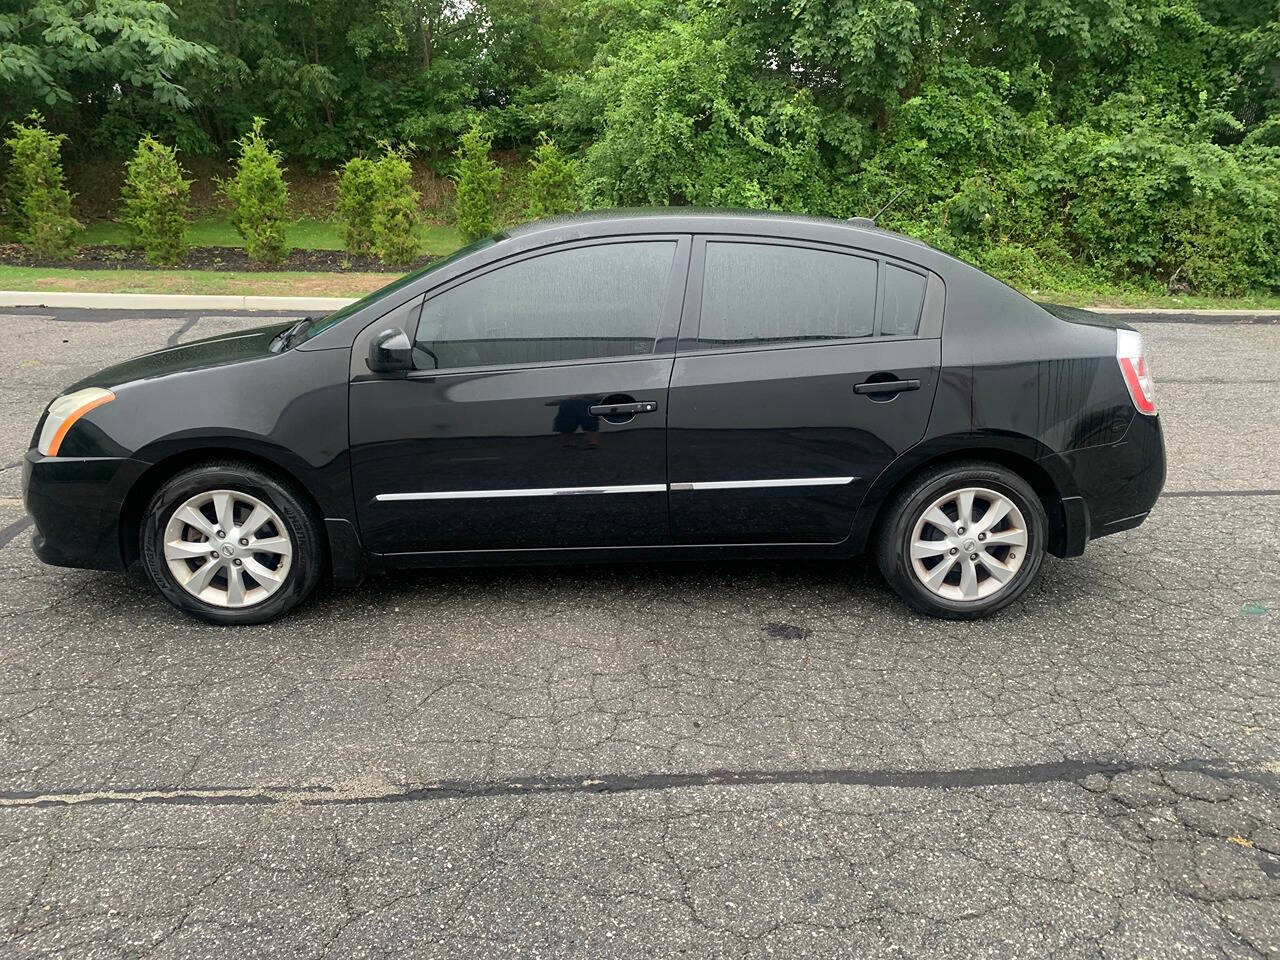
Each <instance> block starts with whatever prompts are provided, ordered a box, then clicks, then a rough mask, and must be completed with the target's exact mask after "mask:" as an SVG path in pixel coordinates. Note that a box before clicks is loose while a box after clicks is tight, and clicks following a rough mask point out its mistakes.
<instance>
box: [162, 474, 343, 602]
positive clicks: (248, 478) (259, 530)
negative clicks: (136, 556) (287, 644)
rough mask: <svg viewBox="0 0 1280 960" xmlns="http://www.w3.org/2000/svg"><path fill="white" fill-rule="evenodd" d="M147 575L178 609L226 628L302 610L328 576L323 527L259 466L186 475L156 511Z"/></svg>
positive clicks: (169, 485) (175, 480)
mask: <svg viewBox="0 0 1280 960" xmlns="http://www.w3.org/2000/svg"><path fill="white" fill-rule="evenodd" d="M141 546H142V557H143V565H144V567H145V568H146V571H147V574H148V575H149V576H150V578H151V581H152V582H153V583H154V584H155V585H156V587H157V588H158V589H159V590H160V592H161V594H163V595H164V597H165V598H166V599H167V600H169V602H170V603H172V604H173V605H174V606H176V607H178V608H179V609H180V610H183V611H184V612H186V613H189V614H191V615H193V616H196V617H199V618H201V619H203V620H208V621H210V622H212V623H222V624H250V623H263V622H265V621H267V620H273V619H275V618H276V617H279V616H281V615H283V614H285V613H287V612H288V611H289V610H292V609H293V608H294V607H296V606H297V605H298V604H299V603H301V602H302V601H303V600H304V599H306V597H307V595H308V594H310V593H311V591H312V590H313V589H314V588H315V585H316V583H317V582H318V580H319V578H320V571H321V569H322V566H323V555H322V552H321V550H322V548H321V541H320V536H319V525H318V523H317V521H316V520H315V518H314V517H313V515H312V511H311V510H310V509H309V508H308V506H307V503H306V501H305V500H304V499H303V498H302V497H301V496H300V495H299V494H298V493H297V492H296V491H295V490H293V489H292V488H291V487H290V486H289V485H287V484H286V483H284V482H282V481H281V480H279V479H277V478H275V477H273V476H271V475H270V474H268V473H266V472H264V471H262V470H260V469H258V468H257V467H255V466H253V465H251V464H245V463H234V462H223V463H210V464H202V465H200V466H197V467H192V468H190V469H187V470H184V471H182V472H181V473H178V474H176V475H175V476H174V477H172V478H171V479H170V480H169V481H168V482H166V483H165V484H164V485H163V486H162V487H161V488H160V489H159V490H158V491H156V494H155V496H153V497H152V498H151V502H150V503H149V504H148V506H147V510H146V514H145V517H144V520H143V528H142V544H141Z"/></svg>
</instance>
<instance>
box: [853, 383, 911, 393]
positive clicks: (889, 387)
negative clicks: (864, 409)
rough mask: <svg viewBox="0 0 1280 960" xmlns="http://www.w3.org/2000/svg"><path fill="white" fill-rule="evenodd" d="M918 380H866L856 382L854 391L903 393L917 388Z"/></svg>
mask: <svg viewBox="0 0 1280 960" xmlns="http://www.w3.org/2000/svg"><path fill="white" fill-rule="evenodd" d="M919 389H920V381H919V380H868V381H866V382H865V383H856V384H854V386H853V392H854V393H872V394H875V393H904V392H906V391H907V390H919Z"/></svg>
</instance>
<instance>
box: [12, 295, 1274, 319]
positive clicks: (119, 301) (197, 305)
mask: <svg viewBox="0 0 1280 960" xmlns="http://www.w3.org/2000/svg"><path fill="white" fill-rule="evenodd" d="M355 301H356V298H355V297H253V296H243V297H240V296H236V297H228V296H202V295H177V294H165V293H71V292H56V293H55V292H47V293H46V292H41V291H39V290H32V291H27V290H0V307H74V308H77V309H82V310H84V309H88V310H129V309H133V310H250V311H253V310H262V311H293V310H302V311H312V310H326V311H328V310H338V309H340V308H341V307H345V306H346V305H347V304H349V303H355ZM1087 309H1089V310H1092V311H1093V312H1094V313H1106V314H1123V315H1144V314H1145V315H1150V316H1161V315H1166V314H1167V315H1171V316H1187V317H1280V310H1248V309H1243V310H1216V309H1215V310H1194V309H1190V308H1183V307H1088V308H1087Z"/></svg>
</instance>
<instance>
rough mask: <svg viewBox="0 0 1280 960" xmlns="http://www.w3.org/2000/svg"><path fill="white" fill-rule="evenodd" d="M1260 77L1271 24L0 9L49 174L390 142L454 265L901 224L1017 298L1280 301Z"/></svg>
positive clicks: (1271, 9)
mask: <svg viewBox="0 0 1280 960" xmlns="http://www.w3.org/2000/svg"><path fill="white" fill-rule="evenodd" d="M1277 63H1280V7H1277V5H1276V0H1264V2H1261V3H1240V2H1235V0H962V2H959V3H955V2H947V0H804V2H797V0H465V2H464V0H353V2H348V3H345V4H339V3H332V2H328V0H324V2H319V0H317V2H312V3H299V2H298V0H235V2H230V3H229V2H225V0H183V2H182V3H181V4H178V3H164V2H160V0H0V121H9V120H16V119H20V118H21V117H22V116H25V114H26V113H27V112H28V111H29V110H30V109H32V108H33V107H37V106H42V105H43V106H51V107H52V108H53V112H52V113H51V114H50V122H51V129H53V130H54V131H55V132H56V131H60V130H61V131H68V132H74V133H73V142H72V143H71V144H70V145H69V147H68V149H69V150H78V151H83V152H84V153H87V154H90V155H97V154H102V153H108V154H114V155H121V154H126V153H128V152H129V151H131V150H132V149H133V147H134V146H135V144H136V143H137V141H138V139H139V138H140V137H141V136H142V135H143V134H144V133H147V132H152V133H155V134H156V136H157V137H158V138H159V139H161V140H163V141H164V142H165V143H173V144H175V145H176V146H177V148H178V149H179V150H181V151H184V152H185V154H186V155H188V156H189V155H191V154H193V153H203V154H215V155H216V154H221V153H222V152H223V151H224V150H226V149H227V145H228V144H229V143H231V142H233V140H234V138H235V137H236V136H237V135H239V134H240V133H241V132H243V131H244V130H246V129H248V128H249V126H250V123H251V120H252V118H253V117H255V116H258V115H269V116H271V117H272V118H273V122H272V135H273V139H274V141H275V143H276V145H277V146H278V148H279V149H280V150H281V152H282V153H283V154H284V155H285V156H287V157H289V158H290V160H291V161H298V162H302V163H304V164H306V165H308V166H309V167H313V168H315V167H320V166H328V165H330V164H333V163H338V162H341V161H342V160H345V159H346V158H348V157H352V156H357V155H362V154H363V155H366V156H371V155H372V154H370V153H369V151H370V150H372V149H373V148H374V146H375V145H376V144H378V143H380V142H384V141H386V142H392V143H403V142H407V141H410V140H412V141H413V142H414V143H416V144H417V145H418V146H417V147H416V148H415V149H416V150H417V151H418V155H419V156H420V157H421V158H422V159H423V161H424V162H426V163H427V164H428V165H430V166H432V167H433V168H434V169H436V170H438V171H440V172H445V171H446V170H447V171H448V172H449V173H451V174H455V175H456V176H457V177H458V185H459V192H458V207H457V211H456V212H457V216H458V222H459V225H460V227H461V229H462V230H463V231H464V232H465V233H467V235H468V236H476V235H483V234H485V233H487V232H489V231H490V230H491V229H493V227H494V225H495V221H496V222H505V221H506V220H507V219H513V218H515V217H518V216H521V215H523V214H524V213H525V212H528V213H529V214H531V215H546V214H548V213H551V212H554V211H558V210H561V209H564V208H565V206H566V205H577V204H578V203H581V204H586V205H591V206H609V205H622V204H626V205H632V204H644V205H648V204H700V205H702V204H712V205H724V206H745V207H755V208H772V209H786V210H794V211H797V212H805V213H815V214H830V215H834V216H841V217H843V216H849V215H852V214H866V213H870V212H872V211H874V210H877V209H878V208H879V207H880V206H881V205H883V204H884V203H885V202H886V201H888V200H890V199H891V198H896V200H895V202H894V203H893V205H892V206H891V207H890V208H889V209H888V210H887V211H886V212H885V214H884V215H883V217H882V223H884V224H885V225H886V226H890V227H894V228H897V229H900V230H905V231H907V232H909V233H912V234H914V235H916V236H919V237H921V238H923V239H926V240H928V241H929V242H931V243H935V244H937V245H939V246H941V247H943V248H945V249H947V250H949V251H952V252H954V253H956V254H958V255H960V256H963V257H966V258H968V259H970V260H972V261H974V262H975V263H978V264H980V265H984V266H989V267H990V268H991V269H994V270H997V271H1004V274H1005V275H1008V276H1011V277H1018V278H1020V282H1027V283H1038V282H1047V281H1049V280H1053V279H1054V278H1059V279H1060V278H1062V277H1066V276H1067V275H1068V274H1069V275H1070V279H1071V283H1075V282H1076V280H1079V281H1080V282H1082V283H1083V282H1086V281H1087V280H1088V278H1101V279H1103V280H1106V281H1107V282H1112V281H1117V282H1124V283H1126V284H1127V283H1135V284H1139V285H1142V286H1143V288H1144V289H1146V288H1147V287H1148V286H1154V287H1157V288H1164V287H1169V286H1171V287H1173V288H1177V289H1182V288H1183V287H1190V288H1191V289H1192V290H1193V291H1195V290H1204V291H1210V290H1212V291H1227V290H1240V289H1244V288H1246V287H1247V288H1260V289H1280V287H1277V286H1276V284H1277V279H1276V267H1275V264H1276V263H1277V262H1280V258H1278V257H1277V255H1276V254H1277V243H1278V242H1280V241H1277V238H1276V233H1277V229H1278V228H1277V226H1276V225H1277V223H1280V207H1278V206H1277V204H1278V203H1280V200H1278V199H1277V197H1278V196H1280V186H1278V182H1277V173H1276V166H1277V156H1278V155H1280V73H1278V72H1277V66H1276V65H1277ZM477 123H478V124H480V126H479V127H477V126H476V124H477ZM481 129H483V130H484V131H486V132H487V134H488V136H484V135H482V134H481V133H480V130H481ZM541 131H546V134H547V136H548V138H554V150H555V152H547V151H549V150H551V149H552V148H551V147H549V146H547V145H546V144H544V143H543V142H542V141H541V139H540V132H541ZM477 138H479V139H477ZM460 139H461V146H459V143H460ZM549 142H550V139H548V143H549ZM455 148H457V149H456V150H455ZM515 152H519V153H522V154H529V153H532V154H533V157H534V160H533V164H532V168H531V169H529V170H528V176H527V180H528V183H527V185H524V184H522V180H521V178H522V177H524V172H523V171H519V170H513V171H512V176H511V179H510V180H509V181H507V184H506V186H505V187H504V188H503V189H502V190H499V181H498V177H499V174H498V171H497V170H496V168H495V166H494V163H493V158H494V157H497V158H501V159H502V160H503V162H506V157H508V156H510V155H511V154H512V153H515ZM69 159H74V155H72V156H71V157H69ZM455 159H456V163H455V162H454V161H455ZM369 162H370V163H376V162H380V161H369ZM574 167H576V171H575V170H574V169H573V168H574ZM350 172H351V178H352V181H351V183H350V184H348V186H349V189H346V188H343V189H340V204H341V205H342V207H343V209H342V216H343V217H344V220H345V221H346V222H347V223H348V225H349V227H351V228H352V230H353V232H352V233H351V234H349V237H348V241H349V243H350V245H351V247H352V248H353V249H372V247H373V245H374V244H375V243H376V238H375V237H374V235H373V226H372V219H373V215H374V212H373V210H372V208H371V207H369V206H368V200H367V199H365V200H357V199H355V197H356V196H358V195H359V194H360V190H365V191H366V192H367V191H369V190H372V189H373V187H372V182H371V181H372V179H373V177H374V174H375V172H376V171H375V170H374V169H373V168H369V169H361V168H359V165H357V169H356V170H353V171H350ZM388 172H390V168H388ZM361 177H364V178H365V181H361V180H360V178H361ZM346 179H347V178H346V177H345V176H344V178H343V180H344V183H345V182H346ZM357 182H363V184H364V185H363V187H360V188H359V189H357V187H356V184H357ZM353 191H354V193H353ZM361 204H364V206H361ZM411 206H412V205H409V204H405V203H403V202H400V203H399V207H398V209H399V210H400V211H401V212H402V213H403V214H405V215H408V214H409V212H410V207H411ZM521 208H524V209H521ZM495 211H496V212H495ZM401 234H402V235H403V231H401ZM278 246H280V247H281V248H282V247H283V244H282V243H280V244H279V245H278Z"/></svg>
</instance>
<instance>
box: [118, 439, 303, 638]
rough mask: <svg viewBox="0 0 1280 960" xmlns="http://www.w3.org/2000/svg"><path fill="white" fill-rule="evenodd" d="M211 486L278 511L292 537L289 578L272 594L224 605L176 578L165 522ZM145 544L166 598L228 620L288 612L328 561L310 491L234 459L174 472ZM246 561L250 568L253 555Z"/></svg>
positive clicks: (146, 562)
mask: <svg viewBox="0 0 1280 960" xmlns="http://www.w3.org/2000/svg"><path fill="white" fill-rule="evenodd" d="M211 490H231V491H239V492H243V493H246V494H249V495H250V496H253V497H255V498H257V499H258V500H260V501H262V502H263V503H265V504H266V505H267V506H268V507H270V508H271V509H272V510H274V511H275V512H276V514H277V515H278V516H279V518H280V520H281V521H282V523H283V526H284V527H285V531H284V532H285V533H287V535H288V537H289V539H290V540H291V541H292V544H291V546H292V554H291V559H290V566H289V569H288V572H287V573H286V574H285V576H284V580H283V582H282V583H281V584H280V586H279V587H278V588H277V589H276V590H275V592H274V593H272V594H271V595H270V596H268V597H266V598H265V599H263V600H261V601H260V602H257V603H254V604H252V605H250V606H244V607H226V606H218V605H215V604H212V603H207V602H205V601H204V600H202V599H200V598H199V597H196V596H194V595H193V594H191V593H189V592H187V590H186V589H184V588H183V587H182V586H181V585H180V584H179V583H178V581H177V580H176V579H175V578H174V574H173V572H172V571H171V570H170V568H169V564H168V562H167V561H166V559H165V556H164V534H165V527H166V525H167V524H168V522H169V520H170V518H171V517H172V515H173V513H174V511H175V510H177V509H178V508H179V507H181V505H182V504H184V503H186V501H187V500H188V499H190V498H191V497H194V496H197V495H199V494H201V493H204V492H206V491H211ZM268 529H270V528H268ZM139 546H140V549H141V555H142V566H143V568H144V569H145V570H146V572H147V576H148V578H149V579H150V580H151V582H152V583H153V584H154V585H155V586H156V589H158V590H159V591H160V593H161V595H162V596H163V597H164V598H165V599H166V600H168V601H169V602H170V603H172V604H173V605H174V606H175V607H177V608H178V609H179V610H181V611H183V612H184V613H187V614H190V615H191V616H193V617H197V618H199V619H201V620H205V621H208V622H209V623H217V624H224V625H247V624H254V623H266V622H267V621H269V620H274V619H276V618H278V617H281V616H283V615H284V614H286V613H288V612H289V611H290V610H292V609H294V608H295V607H296V606H298V605H299V604H300V603H302V601H303V600H305V599H306V598H307V597H308V596H309V595H310V594H311V591H312V590H314V589H315V587H316V584H317V583H319V581H320V577H321V574H322V572H323V571H324V569H325V563H326V561H325V553H324V541H323V540H322V538H321V536H320V520H319V518H318V517H317V516H316V514H315V510H314V508H313V507H311V505H310V504H309V502H308V501H307V499H306V497H305V496H303V495H302V494H301V493H300V492H299V491H298V490H296V489H295V488H294V487H293V485H292V484H291V483H289V482H288V481H285V480H283V479H282V478H280V477H277V476H274V475H272V474H270V473H267V472H266V471H264V470H262V469H260V468H259V467H257V466H255V465H253V464H250V463H243V462H239V461H234V460H223V461H217V462H210V463H203V464H199V465H197V466H193V467H189V468H187V469H185V470H182V471H180V472H179V473H176V474H174V476H172V477H170V478H169V479H168V480H167V481H166V482H165V483H164V484H163V485H162V486H161V487H160V489H159V490H157V491H156V493H155V495H154V496H152V498H151V500H150V502H149V503H148V504H147V508H146V512H145V513H144V514H143V519H142V529H141V531H140V544H139ZM193 562H195V561H193ZM237 563H238V561H237ZM245 563H246V566H245V568H244V569H245V570H246V571H247V570H248V564H249V563H250V561H249V560H248V559H246V561H245Z"/></svg>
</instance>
